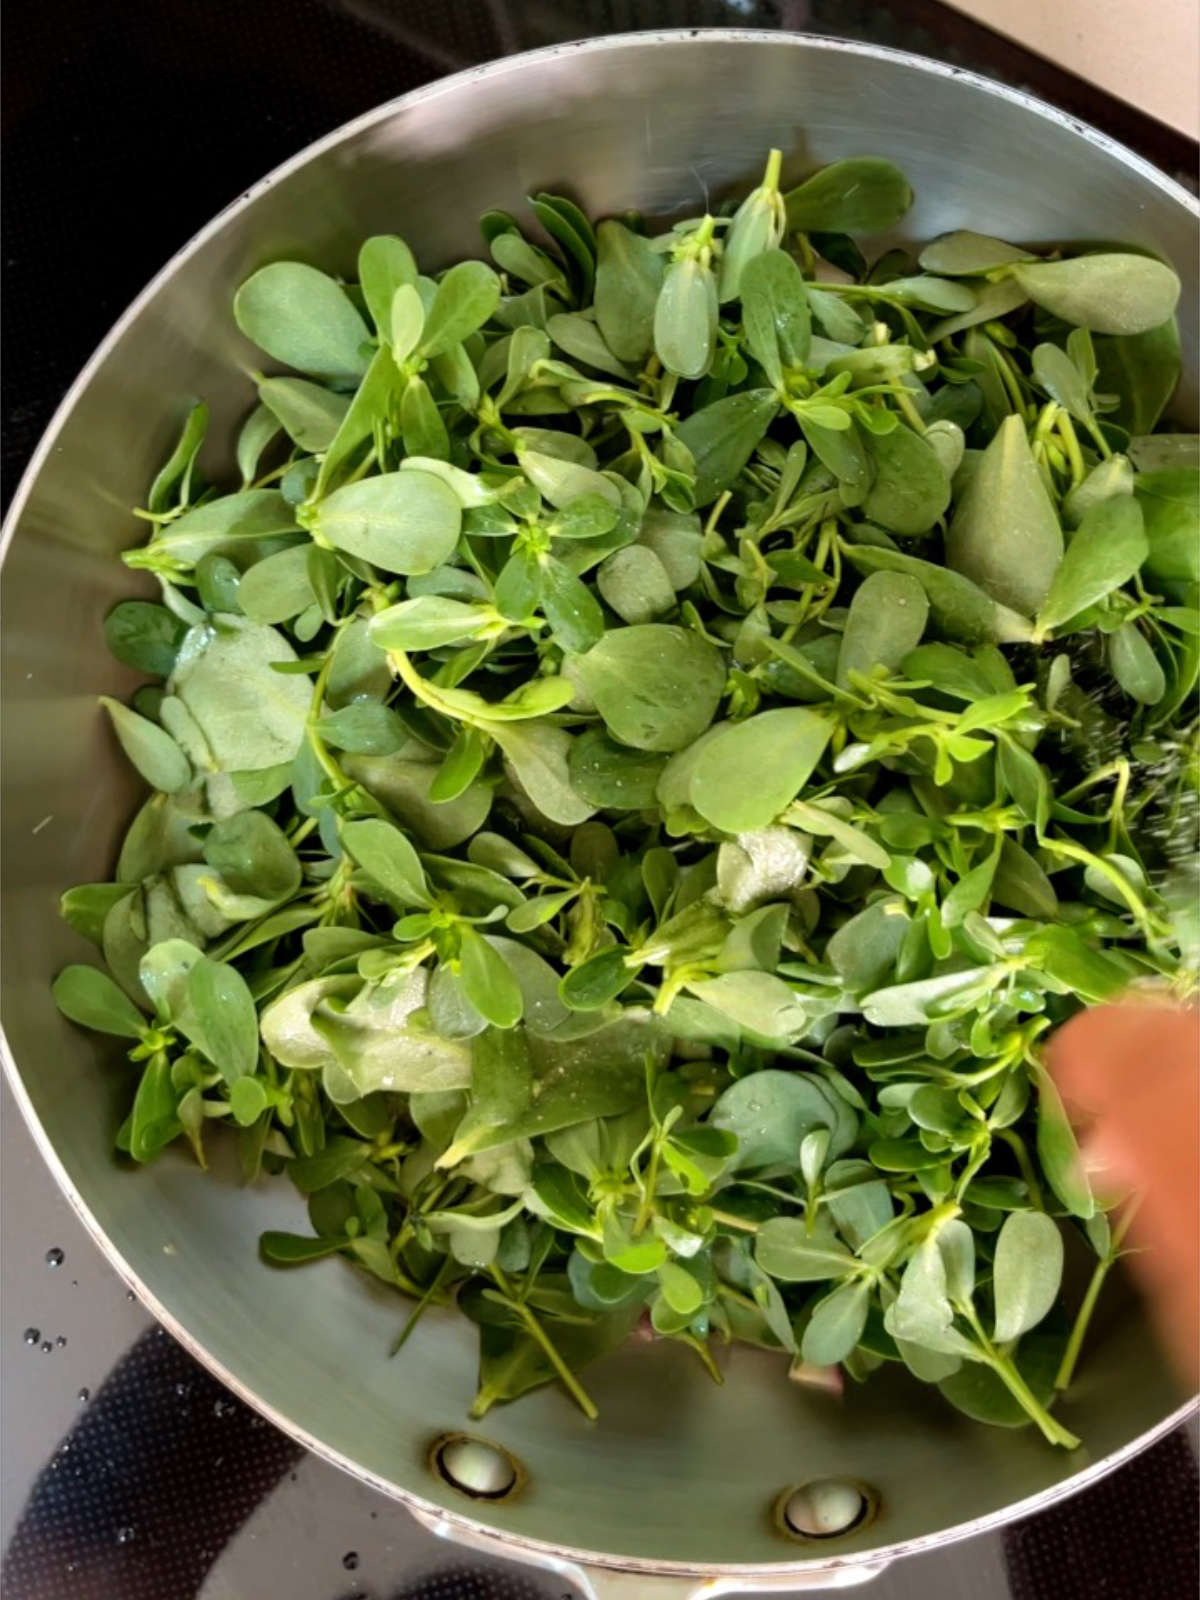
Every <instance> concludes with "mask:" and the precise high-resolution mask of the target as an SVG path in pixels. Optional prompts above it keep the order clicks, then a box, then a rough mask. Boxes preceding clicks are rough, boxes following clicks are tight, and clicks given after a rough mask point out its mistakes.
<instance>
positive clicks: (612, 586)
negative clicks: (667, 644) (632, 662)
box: [564, 544, 675, 648]
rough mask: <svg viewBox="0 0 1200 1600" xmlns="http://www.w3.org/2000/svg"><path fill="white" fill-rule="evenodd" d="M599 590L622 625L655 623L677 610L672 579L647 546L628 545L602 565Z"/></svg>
mask: <svg viewBox="0 0 1200 1600" xmlns="http://www.w3.org/2000/svg"><path fill="white" fill-rule="evenodd" d="M596 587H597V588H598V589H599V591H600V593H601V595H602V596H603V598H604V600H605V603H606V604H607V605H609V606H610V607H611V608H612V610H614V611H615V612H616V613H617V615H618V616H619V617H620V619H621V621H622V622H628V623H631V624H638V623H643V622H654V621H655V620H656V619H657V618H659V617H662V616H665V615H666V614H667V613H668V612H669V611H673V610H674V609H675V590H674V588H673V586H672V584H671V579H670V575H669V574H668V572H667V569H666V568H665V567H664V566H663V564H662V562H661V561H660V560H659V558H658V557H657V556H656V555H655V553H654V551H653V550H651V549H650V548H649V547H648V546H646V545H644V544H630V545H626V546H625V548H624V549H623V550H615V551H614V552H613V554H612V555H611V556H609V557H608V558H607V559H606V560H605V561H603V562H601V564H600V567H599V569H598V570H597V572H596ZM597 638H599V634H597ZM595 642H596V640H595V639H593V640H592V643H593V644H594V643H595ZM564 647H565V646H564ZM589 648H590V647H589Z"/></svg>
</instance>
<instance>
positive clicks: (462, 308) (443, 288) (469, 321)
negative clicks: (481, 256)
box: [421, 261, 500, 356]
mask: <svg viewBox="0 0 1200 1600" xmlns="http://www.w3.org/2000/svg"><path fill="white" fill-rule="evenodd" d="M499 304H500V280H499V278H498V277H497V276H496V274H495V273H494V272H493V271H492V269H491V267H489V266H487V265H486V264H485V263H484V262H482V261H460V262H459V263H458V264H457V266H453V267H451V268H450V270H449V271H448V272H447V273H446V274H445V276H444V277H443V278H442V279H441V281H440V283H439V284H438V286H437V293H436V294H435V295H434V297H433V304H432V305H431V306H430V307H429V311H428V313H427V314H426V317H425V327H424V331H423V332H422V335H421V353H422V354H423V355H425V356H437V355H441V354H443V352H445V351H447V350H449V349H450V347H451V346H452V345H456V344H460V343H461V342H462V341H463V340H464V339H466V338H469V336H470V335H471V334H473V333H474V332H475V331H476V330H477V329H478V328H482V327H483V325H484V323H485V322H487V321H488V319H489V318H490V317H491V315H492V313H493V312H494V311H495V309H496V307H497V306H498V305H499Z"/></svg>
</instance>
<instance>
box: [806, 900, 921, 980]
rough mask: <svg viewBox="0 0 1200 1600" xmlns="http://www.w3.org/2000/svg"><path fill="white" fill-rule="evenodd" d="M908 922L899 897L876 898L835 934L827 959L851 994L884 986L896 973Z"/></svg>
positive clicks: (826, 955) (829, 944)
mask: <svg viewBox="0 0 1200 1600" xmlns="http://www.w3.org/2000/svg"><path fill="white" fill-rule="evenodd" d="M908 926H909V918H908V913H907V911H906V910H905V908H904V906H903V904H902V903H901V902H900V901H899V900H877V901H875V903H874V904H873V905H869V906H867V907H866V909H865V910H863V911H860V912H858V913H857V914H856V915H855V916H853V917H851V918H850V920H849V921H848V922H844V923H843V924H842V926H841V927H840V928H839V929H838V930H837V931H836V933H834V934H833V936H832V938H831V939H830V940H829V943H828V944H827V945H826V947H825V959H826V960H827V961H828V962H829V963H830V965H831V966H832V967H833V969H834V971H835V972H836V973H837V974H838V976H839V977H840V978H841V979H842V982H843V983H844V984H845V985H846V988H847V989H848V990H849V992H850V993H851V994H864V993H869V992H870V991H871V990H873V989H879V988H881V987H883V985H884V984H885V983H886V981H887V979H888V978H889V977H890V976H891V975H892V974H893V972H894V971H895V966H896V958H897V956H898V955H899V953H900V946H901V944H902V943H903V941H904V935H905V933H906V931H907V929H908Z"/></svg>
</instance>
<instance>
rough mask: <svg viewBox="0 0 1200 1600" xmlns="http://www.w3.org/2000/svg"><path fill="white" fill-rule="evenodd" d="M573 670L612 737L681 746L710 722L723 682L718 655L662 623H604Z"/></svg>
mask: <svg viewBox="0 0 1200 1600" xmlns="http://www.w3.org/2000/svg"><path fill="white" fill-rule="evenodd" d="M575 670H576V672H577V674H578V676H579V679H580V681H581V682H582V683H583V686H584V688H585V689H586V690H587V692H588V693H589V694H590V696H591V697H592V699H593V701H594V702H595V704H596V708H597V710H598V711H599V712H600V715H601V716H602V717H603V718H604V722H605V725H606V726H607V728H608V730H609V732H610V733H611V734H612V736H613V737H614V738H615V739H618V740H619V741H620V742H621V743H622V744H628V745H632V746H633V747H634V748H635V749H637V750H655V751H659V750H681V749H682V748H683V747H684V746H685V745H687V744H690V743H691V742H692V740H693V739H695V738H697V737H698V736H699V735H700V734H701V733H703V731H704V729H705V728H707V727H708V724H709V723H710V722H711V721H712V718H713V713H714V712H715V711H716V709H717V704H718V702H719V701H720V698H721V692H722V690H723V689H724V687H725V665H724V661H723V659H722V656H721V654H720V652H719V651H718V650H716V649H714V647H713V646H712V645H710V644H709V643H708V642H707V641H706V640H704V639H701V638H700V637H699V635H697V634H695V633H692V632H690V631H688V630H686V629H684V628H675V627H670V626H668V625H666V624H663V623H644V624H641V625H639V626H637V627H632V628H612V629H610V630H609V632H607V633H606V634H605V635H604V637H603V639H601V640H600V642H599V644H597V645H596V646H595V647H594V649H592V650H589V651H588V653H587V655H585V656H581V657H579V659H578V661H577V662H576V664H575Z"/></svg>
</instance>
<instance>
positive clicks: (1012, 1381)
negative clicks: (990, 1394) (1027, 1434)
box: [960, 1306, 1079, 1450]
mask: <svg viewBox="0 0 1200 1600" xmlns="http://www.w3.org/2000/svg"><path fill="white" fill-rule="evenodd" d="M960 1309H961V1310H962V1312H963V1315H964V1316H965V1317H966V1319H967V1321H968V1322H969V1323H970V1324H971V1329H972V1331H973V1332H974V1334H975V1338H976V1339H977V1340H978V1342H979V1347H980V1349H981V1350H982V1351H983V1354H984V1359H985V1360H986V1362H987V1364H988V1366H989V1367H991V1369H992V1371H993V1372H994V1373H995V1374H996V1376H997V1377H998V1378H999V1379H1000V1381H1001V1383H1002V1384H1003V1385H1004V1387H1005V1388H1006V1389H1007V1390H1008V1392H1009V1394H1011V1395H1012V1397H1013V1399H1014V1400H1015V1401H1016V1402H1017V1404H1018V1405H1019V1406H1020V1407H1021V1409H1022V1410H1023V1411H1024V1412H1025V1414H1026V1415H1027V1416H1028V1417H1029V1418H1030V1419H1031V1420H1032V1421H1033V1422H1036V1423H1037V1425H1038V1427H1039V1428H1040V1429H1041V1431H1042V1433H1043V1435H1044V1436H1045V1438H1046V1439H1047V1440H1048V1442H1049V1443H1050V1444H1058V1445H1061V1446H1062V1447H1063V1449H1064V1450H1077V1449H1078V1448H1079V1440H1078V1439H1077V1438H1076V1437H1075V1435H1074V1434H1073V1433H1072V1432H1071V1431H1070V1429H1069V1428H1064V1427H1063V1425H1062V1423H1061V1422H1059V1421H1057V1420H1056V1419H1055V1418H1054V1417H1052V1416H1051V1415H1050V1413H1049V1412H1048V1411H1047V1410H1046V1408H1045V1406H1044V1405H1043V1404H1042V1402H1041V1401H1040V1400H1039V1399H1038V1397H1037V1395H1035V1394H1034V1392H1033V1390H1032V1389H1031V1388H1030V1387H1029V1385H1028V1384H1027V1383H1026V1382H1025V1379H1024V1378H1023V1377H1022V1376H1021V1374H1020V1373H1019V1372H1018V1371H1017V1366H1016V1362H1015V1361H1014V1360H1013V1359H1012V1357H1011V1356H1008V1355H1001V1353H1000V1351H999V1350H997V1349H996V1347H995V1345H994V1344H993V1343H992V1341H991V1340H990V1339H989V1338H988V1336H987V1334H986V1333H984V1331H983V1326H982V1324H981V1323H980V1321H979V1318H978V1316H977V1315H976V1313H975V1310H974V1308H973V1307H971V1306H963V1307H961V1308H960Z"/></svg>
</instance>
